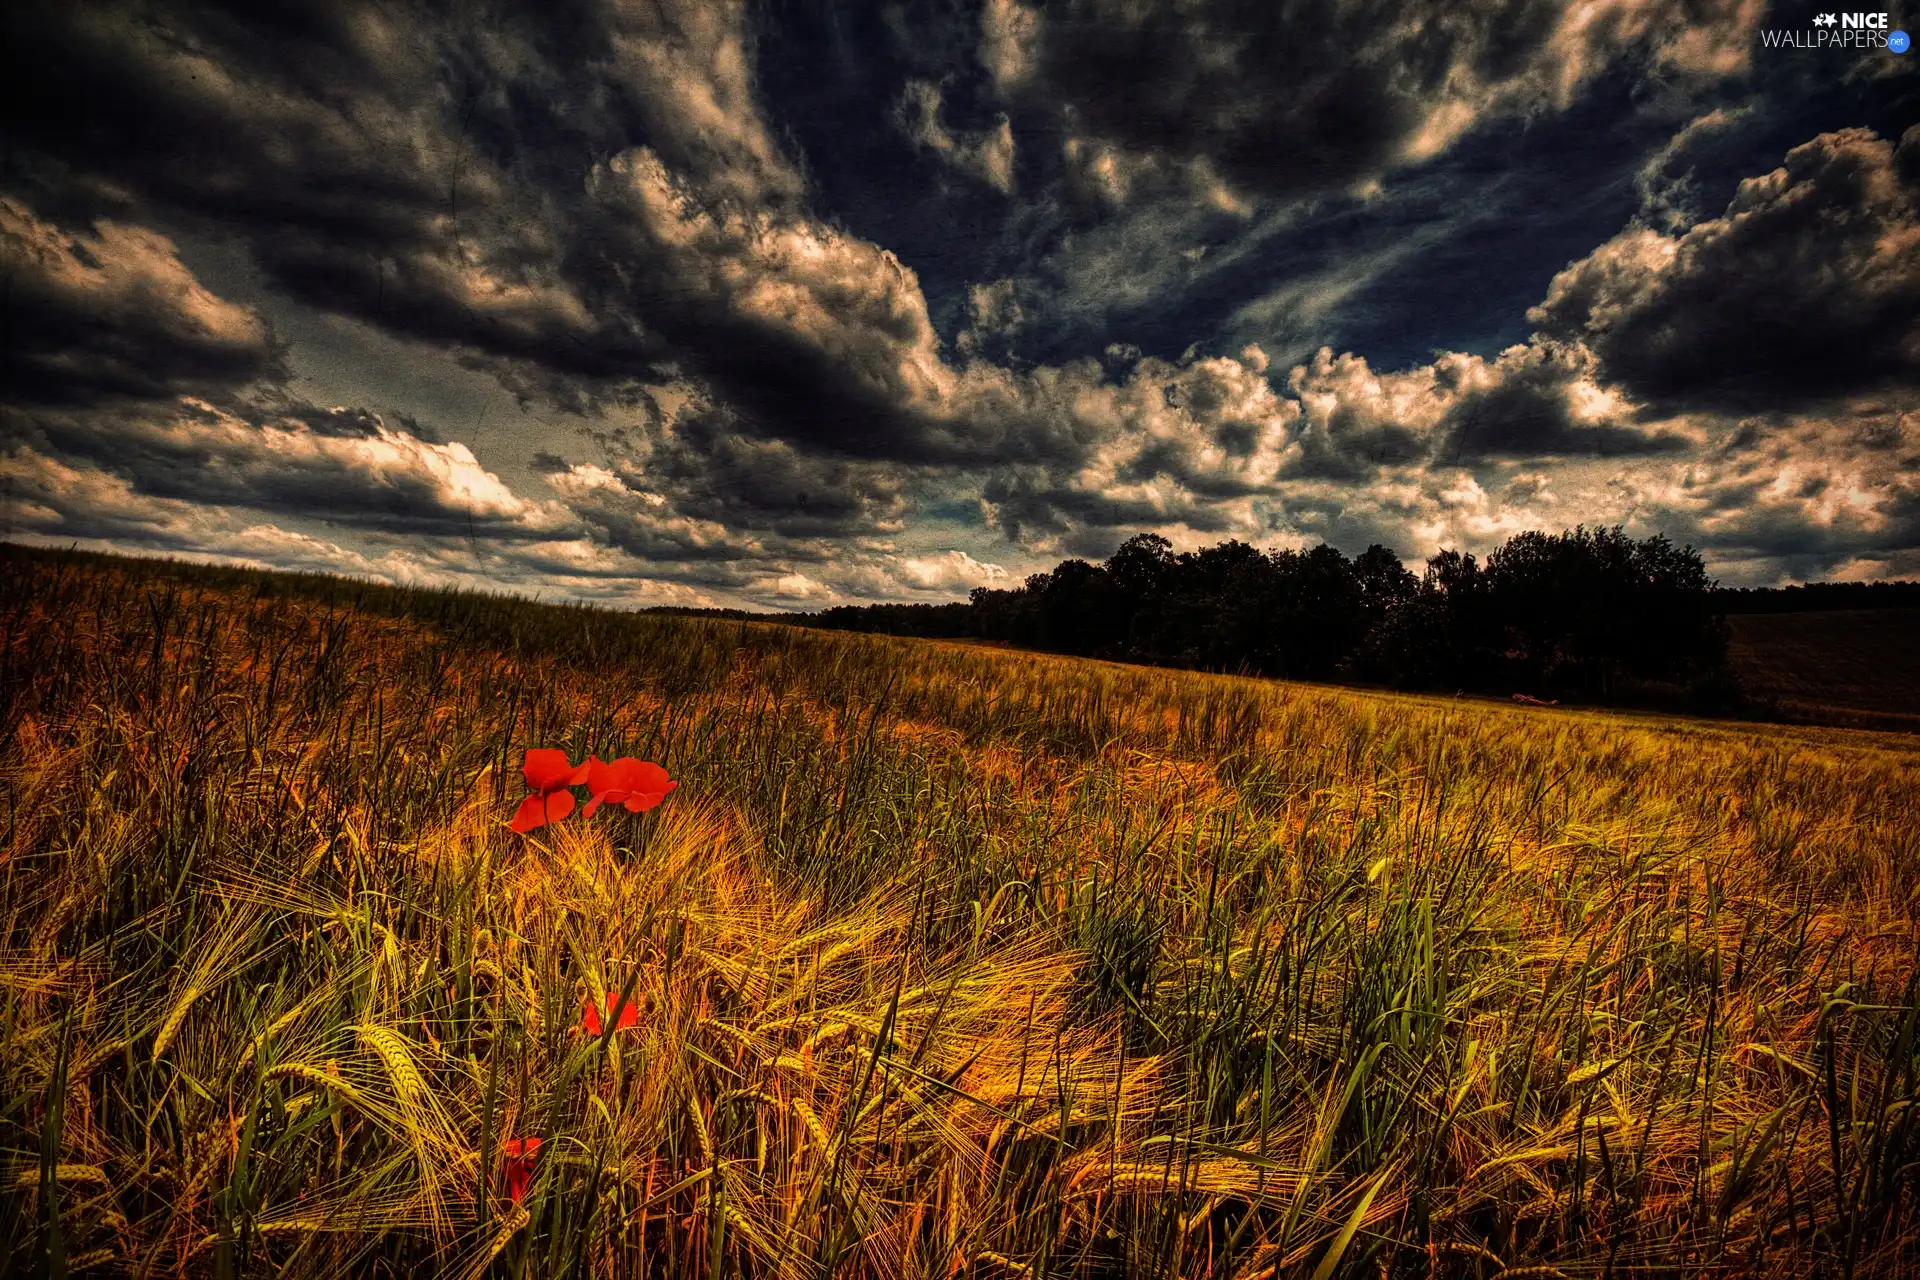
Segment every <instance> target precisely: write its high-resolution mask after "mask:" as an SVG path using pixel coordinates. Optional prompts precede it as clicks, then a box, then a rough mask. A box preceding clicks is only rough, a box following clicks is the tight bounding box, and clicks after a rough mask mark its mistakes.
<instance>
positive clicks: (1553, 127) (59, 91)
mask: <svg viewBox="0 0 1920 1280" xmlns="http://www.w3.org/2000/svg"><path fill="white" fill-rule="evenodd" d="M1909 2H1910V0H1909ZM1856 23H1857V24H1858V25H1855V24H1856ZM1909 27H1912V28H1915V29H1917V30H1920V12H1915V11H1913V10H1912V9H1909V8H1893V9H1889V10H1887V11H1885V12H1884V13H1883V12H1881V11H1879V10H1875V11H1873V12H1871V13H1867V14H1865V15H1864V16H1862V15H1855V14H1852V13H1841V14H1840V15H1838V20H1837V21H1836V22H1833V23H1829V22H1828V21H1827V20H1826V17H1825V16H1824V11H1822V10H1820V9H1818V8H1816V7H1814V6H1811V5H1802V4H1795V3H1781V4H1772V5H1770V4H1767V3H1765V2H1764V0H1566V2H1547V0H1543V2H1537V3H1524V2H1521V0H1472V2H1465V3H1449V2H1447V0H1427V2H1424V3H1419V4H1405V3H1401V4H1387V3H1380V2H1378V0H1325V3H1321V4H1306V3H1293V2H1291V0H1165V2H1157V0H1065V2H1063V3H1058V4H1046V5H1035V4H1028V3H1024V2H1023V0H978V2H975V0H937V2H929V3H915V2H911V0H908V2H903V3H894V4H855V3H844V4H842V3H823V2H807V0H759V2H757V3H735V2H733V0H600V2H596V0H543V2H542V3H539V4H517V5H516V4H489V3H486V2H484V0H473V2H468V3H423V4H406V3H397V2H392V0H377V2H372V3H357V2H353V0H312V2H308V0H276V2H275V3H273V4H260V3H257V0H245V2H243V3H232V4H218V3H176V2H174V0H145V2H140V3H117V2H114V0H90V2H89V3H85V4H75V3H72V0H57V2H55V3H42V2H41V0H13V2H12V3H10V4H8V5H5V6H0V264H3V269H4V272H5V277H4V295H3V297H0V307H3V308H4V335H3V336H0V370H3V371H4V372H3V376H4V382H3V383H0V537H4V538H7V539H10V540H13V541H19V542H29V543H38V544H43V545H61V546H65V545H78V546H81V547H87V548H95V549H107V550H115V551H121V552H126V553H133V554H149V555H171V556H177V557H183V558H194V559H208V560H218V561H225V562H231V563H242V564H253V565H261V566H269V567H278V568H289V569H300V570H314V571H323V572H331V573H344V574H355V575H362V576H368V577H374V578H380V579H385V580H390V581H394V582H401V583H419V584H428V585H439V586H462V587H475V588H484V589H490V590H506V591H511V592H516V593H520V594H525V595H537V596H540V597H541V598H545V599H556V600H575V601H588V602H600V603H605V604H610V605H616V606H623V607H632V606H644V605H661V604H668V605H717V606H737V607H748V608H756V609H781V610H792V609H817V608H821V607H824V606H829V605H836V604H846V603H858V602H864V601H880V600H891V601H928V602H938V601H944V600H952V599H962V598H964V597H965V595H966V593H967V592H968V591H970V590H971V589H973V588H976V587H980V586H988V587H1007V586H1014V585H1018V584H1019V583H1020V582H1021V581H1022V580H1023V579H1024V578H1025V576H1026V575H1027V574H1029V573H1033V572H1036V571H1039V570H1043V569H1047V568H1050V567H1051V566H1052V565H1053V564H1054V563H1056V562H1058V561H1059V560H1061V559H1064V558H1068V557H1081V558H1087V559H1100V558H1104V557H1105V556H1106V555H1108V554H1109V553H1111V552H1112V551H1113V550H1114V549H1115V548H1116V547H1117V546H1118V545H1119V544H1120V543H1121V542H1122V541H1124V540H1125V539H1126V538H1128V537H1129V536H1131V535H1133V534H1135V533H1140V532H1146V531H1152V532H1158V533H1161V534H1163V535H1165V536H1166V537H1167V538H1169V539H1170V540H1171V541H1172V542H1173V544H1174V546H1175V547H1176V548H1177V549H1181V550H1187V549H1194V548H1198V547H1202V546H1208V545H1212V544H1214V543H1217V542H1220V541H1222V540H1225V539H1228V538H1236V539H1239V540H1241V541H1244V542H1249V543H1252V544H1254V545H1256V546H1260V547H1263V548H1281V547H1305V546H1311V545H1314V544H1317V543H1320V542H1328V543H1331V544H1333V545H1334V546H1336V547H1338V548H1340V549H1341V550H1343V551H1345V552H1347V553H1349V554H1357V553H1358V552H1360V551H1361V550H1363V549H1365V548H1366V547H1367V546H1369V545H1370V544H1374V543H1380V544H1383V545H1385V546H1388V547H1390V548H1392V549H1393V550H1394V551H1395V552H1396V553H1397V554H1399V555H1400V556H1401V558H1402V559H1404V560H1405V561H1406V562H1407V563H1408V564H1409V565H1410V566H1413V567H1416V568H1417V567H1418V565H1419V563H1420V562H1421V561H1422V560H1424V559H1425V558H1426V557H1427V556H1430V555H1432V554H1434V553H1435V552H1436V551H1439V550H1441V549H1443V548H1454V549H1458V550H1461V551H1468V552H1474V553H1480V554H1484V553H1485V552H1487V551H1489V550H1490V549H1492V548H1493V547H1495V546H1497V545H1498V544H1499V543H1500V542H1501V541H1502V540H1503V539H1505V538H1507V537H1509V536H1511V535H1512V534H1514V533H1516V532H1519V531H1522V530H1526V529H1545V530H1549V531H1556V530H1559V529H1563V528H1571V527H1573V526H1576V525H1581V524H1585V525H1588V526H1595V525H1607V526H1611V525H1621V526H1624V527H1625V528H1626V530H1627V531H1628V532H1629V533H1631V534H1633V535H1634V536H1637V537H1644V536H1649V535H1652V534H1664V535H1666V536H1667V537H1669V538H1671V539H1672V540H1673V541H1674V542H1676V543H1680V544H1688V545H1692V546H1694V547H1696V548H1697V549H1698V550H1699V551H1700V552H1701V554H1702V555H1703V556H1704V557H1705V559H1706V561H1707V564H1708V567H1709V569H1710V571H1711V572H1712V573H1713V574H1714V575H1715V576H1716V577H1718V578H1719V580H1720V581H1721V582H1723V583H1725V584H1727V585H1741V586H1753V585H1769V584H1774V583H1780V582H1787V581H1807V580H1824V579H1882V578H1899V577H1920V209H1917V207H1916V206H1917V204H1920V53H1900V52H1895V51H1894V50H1895V48H1896V47H1898V46H1900V45H1902V44H1905V43H1906V41H1905V39H1904V38H1903V37H1891V36H1890V35H1889V33H1890V32H1892V31H1895V30H1904V29H1907V28H1909Z"/></svg>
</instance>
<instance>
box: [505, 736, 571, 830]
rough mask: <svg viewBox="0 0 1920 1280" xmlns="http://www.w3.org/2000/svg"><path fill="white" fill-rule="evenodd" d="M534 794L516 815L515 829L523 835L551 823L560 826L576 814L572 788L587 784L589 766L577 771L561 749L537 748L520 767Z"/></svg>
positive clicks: (521, 804)
mask: <svg viewBox="0 0 1920 1280" xmlns="http://www.w3.org/2000/svg"><path fill="white" fill-rule="evenodd" d="M520 772H521V774H522V775H523V776H524V777H525V778H526V780H527V788H528V790H530V791H532V792H533V794H532V795H530V796H528V797H527V798H526V799H525V800H522V801H521V802H520V810H519V812H518V813H515V814H514V815H513V829H514V830H515V831H518V832H520V833H522V834H525V833H526V832H529V831H536V830H538V829H539V828H541V827H544V826H546V825H547V824H548V823H549V822H558V821H560V819H562V818H564V817H566V816H567V815H568V814H570V813H572V812H573V792H571V791H569V790H567V788H568V787H573V786H578V785H579V784H580V783H582V782H585V781H586V780H587V766H586V765H584V764H583V765H581V766H580V767H579V768H577V769H576V768H574V767H573V765H572V763H571V762H569V761H568V759H567V753H566V752H564V751H562V750H560V749H559V748H558V747H535V748H534V749H533V750H531V751H529V752H527V758H526V760H525V761H524V762H523V763H522V764H521V766H520Z"/></svg>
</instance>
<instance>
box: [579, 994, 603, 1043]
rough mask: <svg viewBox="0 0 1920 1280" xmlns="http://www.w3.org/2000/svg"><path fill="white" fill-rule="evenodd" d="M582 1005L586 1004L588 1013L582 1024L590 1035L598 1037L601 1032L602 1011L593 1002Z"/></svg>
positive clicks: (581, 1021)
mask: <svg viewBox="0 0 1920 1280" xmlns="http://www.w3.org/2000/svg"><path fill="white" fill-rule="evenodd" d="M582 1003H583V1004H585V1006H586V1010H587V1011H586V1015H585V1016H584V1017H582V1018H581V1019H580V1023H581V1025H582V1026H584V1027H586V1029H587V1034H588V1035H590V1036H597V1035H599V1034H600V1031H601V1023H600V1010H599V1009H598V1008H597V1007H595V1005H594V1003H593V1001H591V1000H587V1001H583V1002H582Z"/></svg>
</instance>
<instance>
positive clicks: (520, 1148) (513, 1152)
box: [500, 1138, 540, 1204]
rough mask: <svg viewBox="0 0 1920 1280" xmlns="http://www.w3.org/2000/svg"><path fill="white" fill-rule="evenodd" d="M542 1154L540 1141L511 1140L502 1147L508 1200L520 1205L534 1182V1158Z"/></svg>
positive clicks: (501, 1157) (531, 1139) (533, 1139)
mask: <svg viewBox="0 0 1920 1280" xmlns="http://www.w3.org/2000/svg"><path fill="white" fill-rule="evenodd" d="M539 1154H540V1139H538V1138H509V1139H507V1141H506V1142H504V1143H502V1144H501V1147H500V1165H501V1169H502V1170H503V1172H505V1174H506V1177H507V1198H508V1199H509V1200H511V1201H513V1202H514V1203H515V1204H519V1203H520V1201H521V1200H522V1199H524V1198H525V1197H526V1194H527V1187H528V1186H529V1185H531V1184H532V1182H533V1158H534V1157H535V1156H537V1155H539Z"/></svg>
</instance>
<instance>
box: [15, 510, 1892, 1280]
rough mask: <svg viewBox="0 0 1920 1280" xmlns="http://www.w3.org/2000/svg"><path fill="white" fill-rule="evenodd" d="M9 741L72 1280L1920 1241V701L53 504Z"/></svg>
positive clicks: (969, 1265) (1360, 1262) (1150, 1267)
mask: <svg viewBox="0 0 1920 1280" xmlns="http://www.w3.org/2000/svg"><path fill="white" fill-rule="evenodd" d="M533 748H560V749H562V750H564V751H566V752H567V753H568V756H569V759H570V760H573V761H579V760H582V759H584V758H586V757H587V756H589V755H596V756H598V757H600V758H602V759H606V760H611V759H613V758H615V757H619V756H633V757H636V758H639V759H643V760H648V761H653V762H657V763H658V764H659V765H661V766H663V767H664V768H665V769H666V770H667V771H668V773H670V774H671V775H672V777H673V778H674V779H675V780H676V781H677V782H678V787H677V789H676V790H674V791H673V792H672V794H671V795H669V796H668V797H667V799H666V800H665V801H664V802H663V803H661V804H659V805H658V806H657V807H655V808H653V809H651V810H649V811H647V812H644V813H631V812H628V811H627V810H626V809H624V808H620V807H618V806H616V805H609V806H608V807H607V808H605V809H603V810H601V811H600V812H599V813H597V814H594V815H592V816H591V817H588V816H586V815H584V814H580V813H576V814H574V815H572V816H570V817H568V818H567V819H566V820H565V821H561V822H557V823H554V824H552V825H549V826H546V827H543V828H541V829H539V830H537V831H534V832H531V833H529V834H519V833H516V832H515V831H514V830H512V829H511V827H510V825H509V822H510V820H511V819H512V818H513V816H514V814H515V812H516V807H517V806H519V805H520V804H521V803H522V801H523V798H524V796H525V795H526V790H527V789H526V784H525V782H524V781H523V779H522V775H521V764H522V761H523V758H524V755H525V753H526V752H527V751H528V750H529V749H533ZM0 788H3V789H4V799H3V801H0V803H3V804H4V813H5V817H4V821H5V828H4V844H3V845H0V859H3V860H4V862H3V863H0V923H3V927H4V933H0V1252H4V1254H5V1256H6V1257H7V1258H9V1259H10V1260H11V1264H12V1266H13V1268H14V1269H15V1270H16V1271H17V1272H19V1273H21V1274H36V1273H38V1274H47V1275H80V1274H88V1275H94V1274H98V1275H108V1274H117V1275H142V1276H170V1275H214V1276H223V1277H225V1276H234V1277H238V1276H249V1275H269V1274H272V1275H287V1276H299V1277H308V1276H311V1277H323V1276H338V1275H370V1276H410V1277H425V1276H430V1275H447V1276H467V1277H481V1276H516V1277H518V1276H529V1277H533V1276H538V1277H545V1276H556V1277H557V1276H563V1275H564V1276H596V1277H598V1276H607V1277H611V1276H663V1277H665V1276H676V1277H677V1276H706V1277H721V1276H760V1275H766V1276H792V1277H803V1276H804V1277H815V1276H820V1277H824V1276H856V1277H869V1276H870V1277H917V1276H926V1277H953V1276H968V1277H1002V1276H1009V1277H1022V1276H1024V1277H1041V1276H1114V1277H1118V1276H1143V1277H1144V1276H1169V1277H1170V1276H1218V1277H1230V1276H1231V1277H1264V1276H1282V1277H1284V1276H1295V1275H1299V1276H1306V1277H1311V1278H1312V1280H1328V1278H1329V1277H1334V1276H1429V1275H1442V1276H1471V1277H1493V1276H1506V1277H1509V1278H1510V1280H1520V1278H1521V1277H1552V1276H1568V1277H1578V1276H1595V1277H1598V1276H1603V1275H1616V1276H1646V1275H1656V1276H1669V1275H1671V1276H1680V1275H1707V1274H1717V1275H1778V1276H1802V1275H1831V1276H1843V1275H1860V1276H1867V1275H1895V1274H1901V1273H1904V1272H1909V1271H1913V1270H1916V1269H1920V1244H1916V1240H1917V1239H1920V1231H1916V1228H1915V1225H1914V1213H1915V1210H1916V1208H1920V1203H1917V1199H1916V1197H1917V1193H1920V1116H1916V1106H1915V1104H1916V1101H1920V1088H1917V1086H1916V1066H1920V1015H1917V1014H1916V995H1917V993H1916V988H1915V981H1916V979H1915V974H1916V971H1917V969H1916V963H1915V958H1916V946H1917V945H1920V874H1917V869H1920V739H1916V738H1913V737H1906V736H1901V735H1893V734H1886V735H1874V734H1869V733H1864V732H1854V731H1845V730H1812V729H1798V728H1754V727H1742V726H1735V725H1723V724H1713V723H1708V722H1701V721H1679V720H1665V719H1659V718H1652V717H1621V716H1608V715H1601V714H1596V713H1575V712H1565V711H1560V710H1552V711H1548V710H1534V709H1526V708H1517V707H1502V706H1495V705H1488V704H1485V703H1477V702H1476V703H1453V702H1450V701H1448V700H1445V699H1435V698H1415V697H1403V696H1390V695H1384V694H1369V693H1362V692H1354V691H1346V690H1338V689H1329V688H1320V687H1312V686H1303V685H1286V684H1278V683H1270V682H1260V681H1251V680H1242V679H1234V678H1228V677H1215V676H1202V675H1193V674H1185V673H1178V672H1167V671H1156V670H1149V669H1143V668H1129V667H1123V666H1116V665H1108V664H1100V663H1092V662H1084V661H1078V660H1072V659H1061V658H1052V657H1046V656H1041V655H1034V654H1026V653H1018V652H1011V651H1004V650H996V649H988V648H982V647H969V646H962V645H950V644H937V643H931V642H915V641H902V640H893V639H888V638H884V637H873V636H861V635H851V634H841V633H824V632H813V631H805V630H800V629H795V628H787V627H780V626H773V625H765V624H743V623H737V622H718V621H711V620H703V619H686V618H666V617H655V616H636V615H629V614H617V613H611V612H594V611H588V610H582V609H570V608H559V607H551V606H544V605H538V604H532V603H526V602H518V601H510V600H504V599H493V598H485V597H475V596H458V595H448V594H435V593H426V592H407V591H402V590H398V589H394V588H388V587H380V586H372V585H367V584H358V583H348V582H341V581H331V580H324V579H298V578H291V577H285V576H270V575H264V574H253V573H247V572H242V571H237V570H217V569H204V568H190V567H186V566H178V565H171V566H170V565H165V564H159V563H153V562H146V563H141V562H133V561H122V560H108V559H103V558H97V557H88V556H80V555H71V554H56V553H49V552H35V551H27V550H23V549H20V548H12V547H9V548H0ZM608 993H612V1001H611V1003H608V1002H607V996H608ZM622 1003H624V1004H626V1005H627V1006H628V1007H629V1008H631V1009H632V1010H633V1011H634V1013H635V1014H636V1015H637V1016H634V1017H630V1018H626V1019H620V1018H615V1017H612V1016H608V1017H606V1018H604V1019H603V1018H601V1017H600V1016H598V1013H597V1012H596V1013H595V1016H592V1017H588V1016H587V1011H588V1010H595V1011H599V1010H606V1011H608V1012H609V1013H611V1011H612V1010H613V1009H617V1008H618V1007H619V1006H620V1005H621V1004H622ZM623 1023H624V1024H627V1025H623ZM589 1024H591V1025H589ZM595 1028H597V1030H595Z"/></svg>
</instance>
